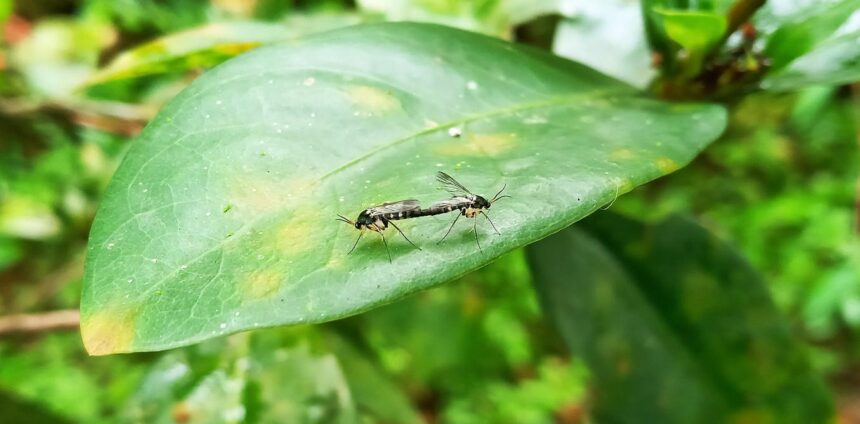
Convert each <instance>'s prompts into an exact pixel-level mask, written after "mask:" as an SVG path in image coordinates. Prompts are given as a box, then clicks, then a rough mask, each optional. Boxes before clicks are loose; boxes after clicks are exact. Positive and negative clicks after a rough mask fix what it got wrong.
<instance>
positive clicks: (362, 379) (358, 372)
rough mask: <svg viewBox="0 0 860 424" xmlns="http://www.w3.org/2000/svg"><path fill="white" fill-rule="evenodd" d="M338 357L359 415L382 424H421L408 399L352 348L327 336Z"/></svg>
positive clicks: (328, 343)
mask: <svg viewBox="0 0 860 424" xmlns="http://www.w3.org/2000/svg"><path fill="white" fill-rule="evenodd" d="M326 345H327V346H329V347H330V348H331V349H332V351H333V352H334V354H335V355H336V356H337V360H338V363H339V364H340V367H341V369H342V370H343V374H344V376H345V377H346V380H347V382H348V383H349V387H350V390H351V391H352V396H353V399H354V401H355V404H356V406H357V407H358V408H359V410H360V411H364V412H366V413H367V414H369V415H370V416H372V417H374V418H375V419H377V420H379V421H380V422H383V423H401V424H410V423H420V422H422V421H421V419H420V417H419V416H418V414H417V413H416V412H415V410H414V409H413V408H412V405H410V404H409V399H408V398H406V396H405V395H404V394H403V393H402V392H401V391H400V390H399V389H398V388H397V386H395V385H394V384H393V383H391V382H390V381H388V379H387V378H386V377H385V376H384V375H383V374H382V373H381V372H380V371H379V369H378V368H377V367H375V366H374V365H373V364H372V363H371V362H370V361H368V360H367V358H365V357H364V355H362V354H361V352H359V351H358V350H357V349H356V348H355V347H354V346H352V345H350V344H349V343H347V342H346V341H345V340H343V339H341V338H339V337H334V336H333V335H330V336H329V337H328V338H327V339H326Z"/></svg>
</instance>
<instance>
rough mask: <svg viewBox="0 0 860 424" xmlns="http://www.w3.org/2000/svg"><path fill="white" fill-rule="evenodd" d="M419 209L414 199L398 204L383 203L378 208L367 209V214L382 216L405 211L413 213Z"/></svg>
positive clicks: (401, 201)
mask: <svg viewBox="0 0 860 424" xmlns="http://www.w3.org/2000/svg"><path fill="white" fill-rule="evenodd" d="M419 209H421V205H420V204H419V203H418V201H417V200H415V199H409V200H400V201H398V202H389V203H383V204H381V205H378V206H373V207H371V208H368V213H369V214H370V215H371V216H375V215H382V214H386V213H399V212H407V211H415V210H419Z"/></svg>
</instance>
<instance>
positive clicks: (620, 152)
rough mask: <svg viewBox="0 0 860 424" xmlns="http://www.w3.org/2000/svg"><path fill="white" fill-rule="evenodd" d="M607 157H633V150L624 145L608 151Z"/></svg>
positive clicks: (613, 158)
mask: <svg viewBox="0 0 860 424" xmlns="http://www.w3.org/2000/svg"><path fill="white" fill-rule="evenodd" d="M609 158H610V159H612V160H628V159H633V150H630V149H628V148H626V147H622V148H618V149H615V150H613V151H612V152H610V153H609Z"/></svg>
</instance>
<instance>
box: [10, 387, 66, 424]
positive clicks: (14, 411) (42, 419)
mask: <svg viewBox="0 0 860 424" xmlns="http://www.w3.org/2000/svg"><path fill="white" fill-rule="evenodd" d="M0 411H3V421H4V422H7V423H28V424H63V423H71V421H69V420H67V419H65V418H63V417H60V416H58V415H55V414H53V413H52V412H50V411H47V410H45V409H44V408H43V407H41V406H39V405H37V404H34V403H31V402H28V401H24V400H21V399H18V398H17V397H15V396H12V395H9V394H7V393H3V392H2V391H0Z"/></svg>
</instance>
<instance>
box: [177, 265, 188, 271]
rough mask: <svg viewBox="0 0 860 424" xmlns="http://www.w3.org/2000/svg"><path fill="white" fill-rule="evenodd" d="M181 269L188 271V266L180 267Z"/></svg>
mask: <svg viewBox="0 0 860 424" xmlns="http://www.w3.org/2000/svg"><path fill="white" fill-rule="evenodd" d="M179 269H181V270H186V269H188V265H182V266H180V267H179Z"/></svg>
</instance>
